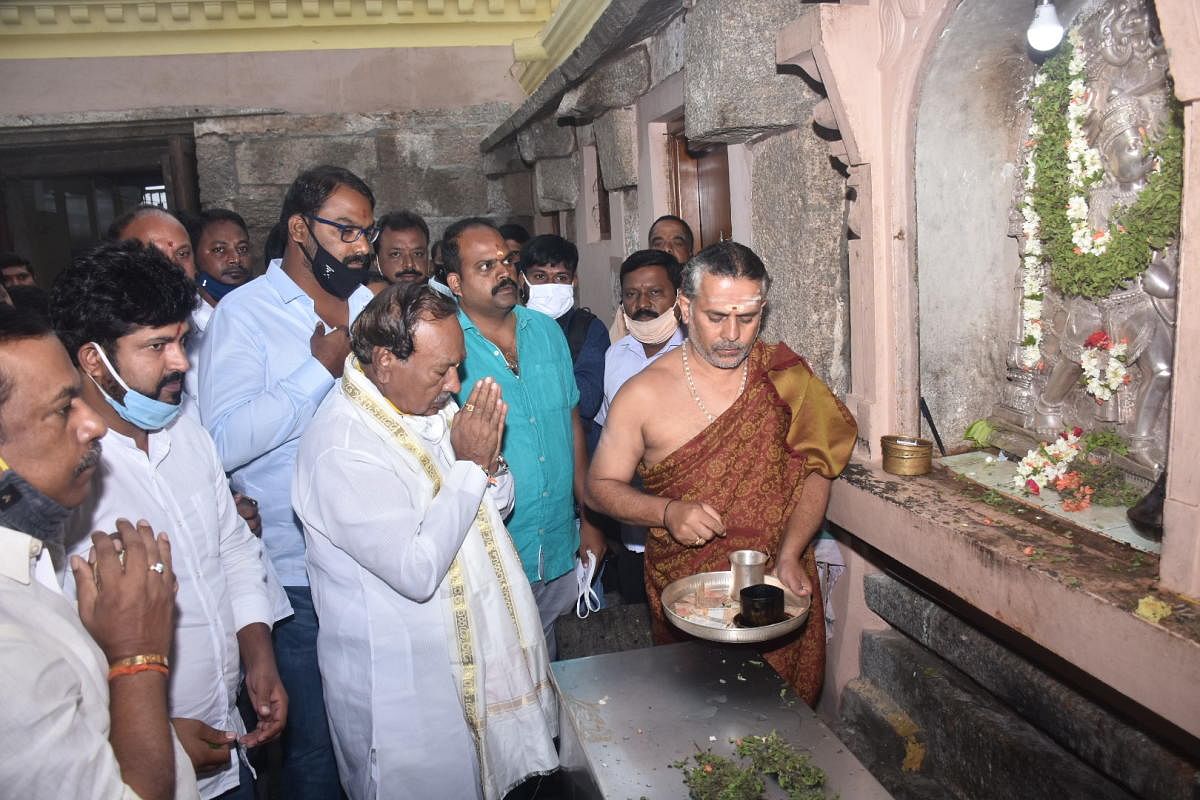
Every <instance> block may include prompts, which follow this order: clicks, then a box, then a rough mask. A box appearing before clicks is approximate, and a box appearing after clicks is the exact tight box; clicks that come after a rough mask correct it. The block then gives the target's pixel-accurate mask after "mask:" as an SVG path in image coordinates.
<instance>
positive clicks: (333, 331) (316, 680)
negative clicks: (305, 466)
mask: <svg viewBox="0 0 1200 800" xmlns="http://www.w3.org/2000/svg"><path fill="white" fill-rule="evenodd" d="M374 208H375V198H374V195H373V194H372V193H371V190H370V188H369V187H368V186H367V185H366V184H365V183H363V181H362V179H360V178H359V177H357V176H356V175H354V174H353V173H351V172H349V171H347V170H344V169H341V168H338V167H330V166H323V167H316V168H314V169H311V170H308V171H307V172H305V173H303V174H301V175H300V176H299V177H298V178H296V180H295V181H294V182H293V183H292V185H291V187H290V188H289V189H288V191H287V194H286V196H285V197H284V201H283V209H282V211H281V213H280V222H279V226H278V229H280V230H282V231H283V232H284V235H285V238H286V242H285V247H284V253H283V258H282V259H279V260H275V261H272V262H271V264H270V266H268V267H267V271H266V273H265V274H264V275H262V276H261V277H259V278H255V279H254V280H252V281H250V282H249V283H247V284H245V285H244V286H242V287H241V288H239V289H238V290H237V291H236V292H233V293H231V294H230V295H229V296H228V297H226V298H225V299H224V300H222V301H221V303H220V305H218V306H217V309H216V312H215V313H214V314H213V318H212V321H211V322H210V323H209V328H208V331H207V333H206V335H205V340H204V345H203V348H202V351H201V356H200V367H201V371H200V413H201V416H202V418H203V420H204V425H205V427H207V428H208V430H209V432H210V433H212V436H213V440H214V441H215V442H216V445H217V452H218V453H220V455H221V461H222V463H223V464H224V467H225V470H226V472H228V473H230V482H231V484H232V485H233V487H234V488H235V489H237V490H238V491H241V492H244V493H245V494H247V495H250V496H251V497H254V498H256V499H257V500H258V503H259V510H260V512H261V514H262V520H263V533H262V539H263V545H264V546H265V547H266V550H267V555H268V556H269V557H270V559H271V561H272V563H273V564H274V566H275V570H276V573H277V574H278V575H279V579H280V581H281V582H282V583H283V586H284V589H285V590H286V591H287V594H288V599H289V601H290V602H291V605H292V608H293V609H294V610H295V612H296V613H295V615H294V616H293V617H292V618H291V619H289V620H286V621H284V622H283V623H281V624H279V625H278V626H276V628H275V633H274V640H275V658H276V663H277V664H278V665H279V674H280V676H281V677H282V678H283V684H284V686H285V687H286V688H287V692H288V698H289V701H290V706H289V713H288V724H287V728H286V729H285V731H284V738H283V747H284V765H283V783H284V786H283V789H284V795H285V796H287V797H288V798H289V800H292V799H293V798H294V800H307V798H314V799H315V800H328V798H331V797H336V796H337V792H338V776H337V764H336V763H335V760H334V755H333V745H332V744H331V742H330V739H329V726H328V724H327V722H326V719H325V703H324V699H323V696H322V690H321V677H320V672H319V670H318V668H317V617H316V613H315V612H314V610H313V606H312V594H311V592H310V591H309V588H308V574H307V572H306V571H305V567H304V534H303V532H302V530H301V528H300V524H299V523H298V522H297V521H296V518H295V515H294V514H293V513H292V500H291V491H292V475H293V473H294V472H295V462H296V449H297V448H298V447H299V440H300V436H301V434H303V433H304V431H305V429H306V428H307V427H308V424H309V422H310V421H311V420H312V416H313V414H314V413H315V412H316V410H317V406H319V405H320V404H321V401H322V400H323V399H324V398H325V395H326V393H328V392H329V390H330V388H332V387H333V384H334V381H335V380H336V379H337V378H339V377H341V374H342V366H343V364H344V362H345V359H346V356H347V354H349V352H350V336H349V333H348V328H349V325H350V323H351V322H352V321H353V320H354V318H355V317H357V316H358V312H359V311H361V310H362V308H363V306H365V305H366V304H367V303H368V302H369V301H370V300H371V298H372V297H373V295H372V293H371V290H370V289H367V288H366V287H365V286H363V285H362V284H363V281H362V277H363V274H364V270H366V269H368V268H369V266H370V264H371V260H372V252H371V242H373V241H374V240H375V238H376V236H378V229H377V228H376V227H375V224H374V221H373V216H372V215H373V214H374Z"/></svg>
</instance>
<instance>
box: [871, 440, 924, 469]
mask: <svg viewBox="0 0 1200 800" xmlns="http://www.w3.org/2000/svg"><path fill="white" fill-rule="evenodd" d="M879 443H880V445H881V446H882V447H883V471H884V472H890V473H892V474H893V475H924V474H925V473H927V472H929V470H931V469H933V442H931V441H929V440H928V439H918V438H916V437H915V436H884V437H882V438H880V440H879Z"/></svg>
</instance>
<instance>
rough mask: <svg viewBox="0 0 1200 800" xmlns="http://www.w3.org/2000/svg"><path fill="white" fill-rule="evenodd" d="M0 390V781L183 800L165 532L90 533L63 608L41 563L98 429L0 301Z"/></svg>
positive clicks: (31, 318) (28, 787)
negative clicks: (75, 589)
mask: <svg viewBox="0 0 1200 800" xmlns="http://www.w3.org/2000/svg"><path fill="white" fill-rule="evenodd" d="M0 389H2V391H0V674H3V675H4V691H5V696H4V703H3V705H0V752H3V753H4V758H2V759H0V786H3V787H4V793H5V794H6V795H7V796H10V797H21V798H32V799H33V800H42V799H43V798H44V799H45V800H50V798H60V797H71V798H80V800H102V799H103V800H108V798H121V800H135V798H143V799H144V800H169V798H171V797H176V798H189V800H190V799H191V798H196V797H198V794H197V793H196V779H195V776H194V775H193V773H192V769H191V765H190V764H189V763H188V759H187V755H186V754H185V753H184V752H183V751H182V749H180V748H179V746H178V744H176V743H174V742H173V739H172V735H171V724H170V720H169V717H168V713H167V685H168V680H169V674H170V673H169V670H168V669H167V667H166V666H165V658H166V656H167V654H168V653H169V652H170V649H171V640H172V631H173V629H174V608H175V592H174V587H175V574H174V570H173V569H172V568H171V566H172V565H171V548H170V546H169V544H168V542H167V537H166V536H165V535H161V536H160V537H159V538H158V540H157V541H156V540H155V537H154V534H153V533H152V531H151V530H150V527H149V526H148V525H138V527H137V528H136V529H135V528H134V526H133V525H131V524H129V522H128V521H127V520H124V519H123V520H121V521H120V522H118V523H117V528H116V530H117V533H116V534H115V535H114V537H110V536H108V535H106V534H104V533H99V532H98V533H95V534H93V536H92V540H91V542H90V544H91V545H92V547H93V548H94V550H93V552H92V554H91V555H90V556H89V557H88V558H86V559H85V558H73V559H71V564H70V566H71V569H72V570H73V572H74V576H75V580H76V581H78V584H79V586H80V587H81V589H80V592H79V598H78V600H79V603H78V608H77V609H76V608H75V607H74V606H73V605H72V604H71V603H70V602H68V601H67V600H66V599H65V598H64V597H63V594H62V588H61V585H60V583H59V579H58V578H57V577H56V575H55V567H54V564H53V561H52V559H53V560H61V557H62V554H63V524H64V522H65V521H66V519H67V517H68V516H69V515H70V513H71V509H72V508H74V507H76V506H78V505H79V504H80V503H82V502H83V501H84V499H85V498H86V497H87V495H88V492H89V491H90V489H91V486H92V477H93V475H94V473H95V470H96V466H97V465H98V464H99V463H100V439H101V438H102V437H103V436H104V434H105V426H104V421H103V420H102V419H100V417H99V416H98V415H97V414H96V412H95V411H94V410H92V408H91V407H90V406H88V404H87V403H86V402H84V400H83V397H82V390H81V385H80V375H79V373H78V372H77V371H76V370H74V369H73V368H72V367H71V361H70V359H69V358H67V353H66V350H64V349H63V346H62V343H61V342H59V340H58V339H57V337H55V335H54V331H53V330H51V328H50V325H49V323H48V322H46V321H45V320H43V319H42V318H40V317H38V316H36V315H33V314H30V313H29V312H27V311H20V310H17V309H13V308H11V307H9V306H5V305H0ZM117 538H119V539H120V543H121V550H122V552H123V556H122V555H121V554H119V553H118V551H117V542H116V539H117ZM52 554H53V555H52ZM101 576H102V578H103V579H101ZM81 621H82V624H81ZM89 634H90V635H89ZM110 665H115V667H110ZM106 673H107V680H106Z"/></svg>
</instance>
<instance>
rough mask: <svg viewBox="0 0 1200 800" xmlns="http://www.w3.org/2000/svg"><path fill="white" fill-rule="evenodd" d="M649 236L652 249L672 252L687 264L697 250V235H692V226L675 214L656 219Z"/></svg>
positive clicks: (676, 258)
mask: <svg viewBox="0 0 1200 800" xmlns="http://www.w3.org/2000/svg"><path fill="white" fill-rule="evenodd" d="M647 238H648V239H649V244H650V249H651V250H662V251H663V252H664V253H670V254H671V255H673V256H675V260H676V261H678V262H679V263H680V264H686V263H687V260H688V259H689V258H691V257H692V253H693V252H695V247H696V237H695V236H693V235H692V227H691V226H690V225H688V224H687V222H685V221H684V220H683V219H682V218H680V217H677V216H675V215H674V214H664V215H662V216H661V217H659V218H658V219H656V220H654V224H653V225H651V226H650V235H649V236H648V237H647Z"/></svg>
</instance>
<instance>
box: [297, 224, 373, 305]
mask: <svg viewBox="0 0 1200 800" xmlns="http://www.w3.org/2000/svg"><path fill="white" fill-rule="evenodd" d="M308 232H309V233H310V234H312V240H313V247H315V248H316V252H314V253H313V254H312V255H311V256H310V255H309V254H308V253H307V252H306V251H305V249H304V248H303V247H301V248H300V252H302V253H304V257H305V258H307V259H308V265H309V266H310V267H311V268H312V272H313V275H314V276H316V279H317V283H319V284H321V288H322V289H324V290H325V291H327V292H329V293H330V294H331V295H333V296H334V297H337V298H340V299H342V300H345V299H346V298H347V297H349V296H350V295H352V294H354V290H355V289H357V288H358V287H360V286H362V285H363V277H364V276H365V275H366V272H367V269H368V268H370V266H371V264H370V260H369V258H368V257H366V256H364V257H363V259H364V260H363V265H362V266H361V267H358V268H355V267H348V266H346V265H345V264H344V263H343V262H341V261H339V260H338V259H337V258H336V257H335V256H334V255H333V253H330V252H329V251H328V250H326V249H325V248H324V247H321V243H320V242H318V241H317V236H316V234H314V233H313V230H312V228H311V227H309V229H308Z"/></svg>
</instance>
